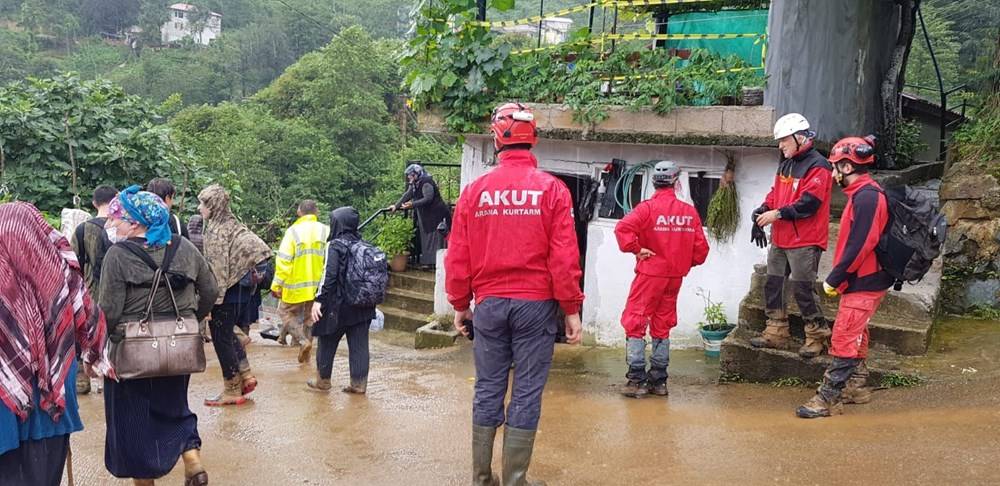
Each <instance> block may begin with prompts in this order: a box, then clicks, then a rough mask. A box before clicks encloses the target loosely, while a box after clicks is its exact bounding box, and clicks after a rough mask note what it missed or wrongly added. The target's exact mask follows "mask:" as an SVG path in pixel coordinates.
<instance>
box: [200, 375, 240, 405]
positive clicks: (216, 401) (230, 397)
mask: <svg viewBox="0 0 1000 486" xmlns="http://www.w3.org/2000/svg"><path fill="white" fill-rule="evenodd" d="M224 383H225V385H224V387H223V389H222V393H220V394H219V396H217V397H215V398H206V399H205V405H206V406H208V407H222V406H225V405H242V404H244V403H246V402H247V398H246V397H244V396H243V379H242V378H241V377H240V375H236V376H234V377H232V378H231V379H228V380H226V381H225V382H224Z"/></svg>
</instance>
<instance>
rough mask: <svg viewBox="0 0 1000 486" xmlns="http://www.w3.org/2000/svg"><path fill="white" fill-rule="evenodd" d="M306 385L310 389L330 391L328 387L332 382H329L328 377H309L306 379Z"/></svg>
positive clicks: (331, 385)
mask: <svg viewBox="0 0 1000 486" xmlns="http://www.w3.org/2000/svg"><path fill="white" fill-rule="evenodd" d="M306 386H308V387H309V389H310V390H313V391H324V392H326V391H330V389H331V388H333V384H332V383H330V379H329V378H319V377H317V378H309V380H308V381H306Z"/></svg>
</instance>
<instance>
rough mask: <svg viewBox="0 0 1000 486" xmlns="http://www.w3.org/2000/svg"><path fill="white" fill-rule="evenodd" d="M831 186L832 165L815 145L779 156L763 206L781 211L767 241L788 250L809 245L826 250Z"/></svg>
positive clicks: (828, 232)
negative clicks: (799, 151)
mask: <svg viewBox="0 0 1000 486" xmlns="http://www.w3.org/2000/svg"><path fill="white" fill-rule="evenodd" d="M832 189H833V166H831V165H830V162H829V161H827V160H826V158H825V157H823V156H822V155H820V153H819V152H817V151H816V149H814V148H808V149H806V150H805V151H803V152H802V153H800V154H796V155H794V156H793V157H792V158H790V159H785V160H783V161H782V162H781V165H780V166H778V173H777V174H775V176H774V186H772V187H771V192H769V193H768V194H767V197H766V198H765V199H764V206H765V207H766V209H768V210H771V209H777V210H778V212H780V213H781V219H779V220H777V221H775V222H774V223H773V224H772V225H771V243H772V244H773V245H774V246H776V247H778V248H784V249H788V250H790V249H793V248H805V247H809V246H818V247H820V248H822V249H823V250H826V247H827V244H828V240H829V238H830V193H831V191H832Z"/></svg>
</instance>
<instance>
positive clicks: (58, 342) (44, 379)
mask: <svg viewBox="0 0 1000 486" xmlns="http://www.w3.org/2000/svg"><path fill="white" fill-rule="evenodd" d="M0 327H2V335H3V338H0V342H2V343H3V345H2V346H0V370H2V373H3V376H4V379H3V380H0V402H2V404H0V483H3V484H5V485H9V486H58V485H59V484H60V481H61V479H62V475H63V466H65V464H66V457H67V453H68V451H69V436H70V434H72V433H74V432H79V431H81V430H83V422H82V421H81V420H80V410H79V404H78V402H77V396H76V383H75V381H74V380H73V379H72V378H71V377H73V376H75V374H76V368H77V366H78V365H77V361H76V359H75V358H76V356H77V353H78V352H79V354H80V358H81V360H82V362H83V368H84V369H85V370H88V372H90V373H91V374H93V370H96V371H97V372H100V373H102V374H105V375H108V376H114V372H113V371H112V369H111V367H110V365H109V360H108V355H107V351H106V348H105V342H106V339H107V328H106V325H105V321H104V315H103V314H101V312H100V309H99V308H98V307H97V303H96V302H95V301H94V300H92V299H91V298H90V294H89V292H88V291H87V287H86V285H85V283H84V279H83V275H82V274H81V273H80V266H79V263H78V262H77V259H76V256H75V255H74V253H73V251H72V250H71V249H70V245H69V242H68V241H66V238H64V237H63V236H62V235H61V234H60V233H58V232H57V231H56V230H55V229H53V228H52V227H51V226H49V225H48V223H46V222H45V220H44V219H43V218H42V215H41V213H39V212H38V210H37V209H35V207H34V206H32V205H30V204H27V203H23V202H15V203H7V204H2V205H0Z"/></svg>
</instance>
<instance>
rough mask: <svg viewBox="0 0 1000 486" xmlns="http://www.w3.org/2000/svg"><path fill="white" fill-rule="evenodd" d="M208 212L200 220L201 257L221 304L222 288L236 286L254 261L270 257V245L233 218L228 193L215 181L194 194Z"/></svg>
mask: <svg viewBox="0 0 1000 486" xmlns="http://www.w3.org/2000/svg"><path fill="white" fill-rule="evenodd" d="M198 200H199V201H201V203H202V205H204V206H205V207H206V208H207V209H208V211H209V214H208V217H207V218H205V222H204V225H205V226H204V237H205V241H204V251H205V259H206V260H208V264H209V266H210V267H212V273H214V274H215V279H216V280H217V281H218V282H219V300H218V301H217V302H216V303H221V302H222V299H223V297H225V294H226V290H228V289H229V288H230V287H232V286H233V285H236V284H237V283H238V282H239V281H240V279H241V278H243V276H244V275H246V274H247V272H249V271H250V269H252V268H253V267H254V266H256V265H257V264H258V263H261V262H263V261H265V260H267V259H268V258H271V256H272V252H271V248H270V247H268V246H267V243H264V240H262V239H260V237H258V236H257V235H255V234H253V232H251V231H250V229H249V228H247V227H246V225H244V224H243V223H241V222H239V220H237V219H236V216H235V215H234V214H233V212H232V210H231V209H230V208H229V194H227V193H226V190H225V189H223V188H222V186H220V185H218V184H212V185H211V186H208V187H206V188H205V189H203V190H202V191H201V193H200V194H198Z"/></svg>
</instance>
